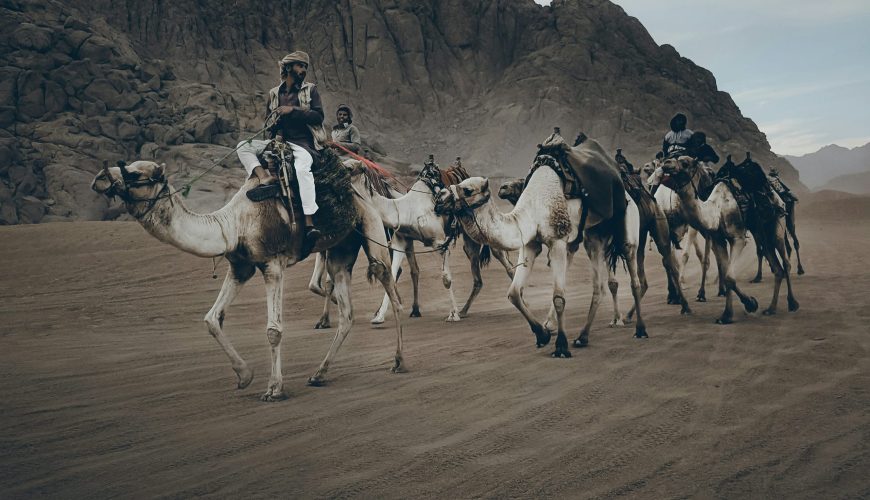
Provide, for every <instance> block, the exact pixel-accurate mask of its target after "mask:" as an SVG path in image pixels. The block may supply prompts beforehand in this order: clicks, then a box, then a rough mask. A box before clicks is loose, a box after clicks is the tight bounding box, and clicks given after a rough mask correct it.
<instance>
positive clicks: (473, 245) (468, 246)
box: [459, 236, 483, 318]
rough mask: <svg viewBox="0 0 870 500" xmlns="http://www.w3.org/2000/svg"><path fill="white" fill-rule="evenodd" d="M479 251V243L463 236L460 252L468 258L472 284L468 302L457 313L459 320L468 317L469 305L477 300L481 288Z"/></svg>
mask: <svg viewBox="0 0 870 500" xmlns="http://www.w3.org/2000/svg"><path fill="white" fill-rule="evenodd" d="M480 249H481V245H480V244H479V243H477V242H476V241H474V240H472V239H471V238H469V237H468V236H463V238H462V250H463V251H464V252H465V256H466V257H468V261H469V262H470V263H471V278H472V280H473V283H472V286H471V294H470V295H469V296H468V300H466V301H465V305H464V306H463V307H462V310H461V311H459V317H461V318H465V317H467V316H468V310H469V309H470V308H471V303H472V302H474V299H475V298H477V295H478V294H479V293H480V290H481V289H482V288H483V277H482V276H481V273H480V266H481V262H480V261H481V258H480Z"/></svg>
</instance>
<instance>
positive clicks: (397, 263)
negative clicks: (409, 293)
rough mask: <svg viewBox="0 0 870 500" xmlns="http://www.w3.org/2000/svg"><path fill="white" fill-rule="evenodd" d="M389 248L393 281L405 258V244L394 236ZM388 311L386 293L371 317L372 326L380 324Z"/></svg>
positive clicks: (388, 297) (388, 300) (388, 296)
mask: <svg viewBox="0 0 870 500" xmlns="http://www.w3.org/2000/svg"><path fill="white" fill-rule="evenodd" d="M390 248H391V249H392V250H393V264H392V266H391V269H390V273H391V274H392V276H393V279H394V280H395V279H396V278H397V276H398V274H399V269H401V267H402V260H403V259H404V258H405V253H404V250H405V242H404V240H402V239H401V238H398V237H397V236H396V235H394V236H393V239H392V241H390ZM389 310H390V295H389V294H388V293H385V294H384V300H383V301H381V306H380V307H378V310H377V311H375V313H374V314H373V315H372V320H371V323H372V324H373V325H380V324H382V323H383V322H384V319H385V317H386V315H387V312H388V311H389Z"/></svg>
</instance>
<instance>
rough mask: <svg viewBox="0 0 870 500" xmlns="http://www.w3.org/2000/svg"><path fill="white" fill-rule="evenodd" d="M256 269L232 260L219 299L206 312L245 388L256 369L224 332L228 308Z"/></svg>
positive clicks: (217, 338) (245, 263)
mask: <svg viewBox="0 0 870 500" xmlns="http://www.w3.org/2000/svg"><path fill="white" fill-rule="evenodd" d="M255 271H256V269H255V268H254V266H253V264H251V263H249V262H244V263H234V262H230V267H229V269H227V275H226V277H225V278H224V283H223V285H222V286H221V291H220V293H218V297H217V300H215V302H214V305H213V306H211V309H210V310H209V311H208V313H206V315H205V318H203V321H205V324H206V325H207V326H208V333H210V334H211V336H212V337H214V339H215V340H217V342H218V344H220V346H221V348H223V350H224V352H225V353H226V355H227V357H229V358H230V363H231V364H232V367H233V371H235V372H236V377H238V388H239V389H244V388H245V387H247V386H248V385H250V384H251V381H252V380H254V370H252V369H251V368H249V367H248V363H246V362H245V360H244V359H242V357H241V356H239V353H238V351H236V349H235V347H233V345H232V344H231V343H230V339H228V338H227V336H226V334H224V332H223V325H224V318H226V313H227V309H228V308H229V306H230V304H232V303H233V300H235V298H236V296H238V294H239V291H240V290H241V289H242V286H243V285H244V284H245V283H246V282H247V281H248V280H249V279H251V276H253V275H254V272H255Z"/></svg>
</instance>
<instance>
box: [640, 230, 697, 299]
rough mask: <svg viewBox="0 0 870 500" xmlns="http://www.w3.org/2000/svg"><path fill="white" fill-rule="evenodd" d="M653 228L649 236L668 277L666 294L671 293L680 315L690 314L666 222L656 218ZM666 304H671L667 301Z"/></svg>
mask: <svg viewBox="0 0 870 500" xmlns="http://www.w3.org/2000/svg"><path fill="white" fill-rule="evenodd" d="M654 228H655V229H654V231H653V232H652V233H651V236H652V240H653V241H654V242H655V244H656V248H658V250H659V254H660V255H661V256H662V266H664V268H665V274H666V275H667V277H668V289H669V292H668V294H669V295H670V293H671V292H670V290H672V291H673V294H674V296H673V299H674V302H673V303H674V304H680V314H692V310H691V309H690V308H689V301H687V300H686V296H685V295H684V294H683V289H682V287H681V286H680V282H681V281H682V275H681V274H680V266H679V264H678V263H677V258H676V256H675V255H674V251H675V249H674V248H673V246H671V242H670V240H669V239H668V234H669V231H670V229H669V228H668V220H667V219H666V218H664V217H657V218H656V223H655V226H654ZM638 259H639V257H638ZM638 269H640V263H638ZM644 274H645V273H644ZM668 303H669V304H670V303H672V302H671V301H670V300H669V301H668Z"/></svg>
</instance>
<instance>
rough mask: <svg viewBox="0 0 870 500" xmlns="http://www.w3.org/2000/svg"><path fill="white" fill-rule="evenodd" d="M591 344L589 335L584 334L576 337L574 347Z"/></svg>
mask: <svg viewBox="0 0 870 500" xmlns="http://www.w3.org/2000/svg"><path fill="white" fill-rule="evenodd" d="M588 346H589V337H584V336H583V335H581V336H579V337H577V338H576V339H574V347H580V348H583V347H588Z"/></svg>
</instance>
